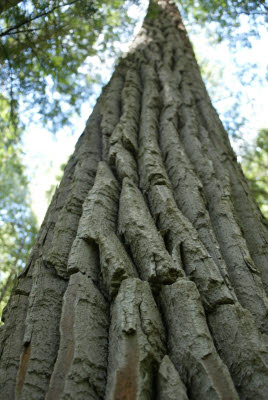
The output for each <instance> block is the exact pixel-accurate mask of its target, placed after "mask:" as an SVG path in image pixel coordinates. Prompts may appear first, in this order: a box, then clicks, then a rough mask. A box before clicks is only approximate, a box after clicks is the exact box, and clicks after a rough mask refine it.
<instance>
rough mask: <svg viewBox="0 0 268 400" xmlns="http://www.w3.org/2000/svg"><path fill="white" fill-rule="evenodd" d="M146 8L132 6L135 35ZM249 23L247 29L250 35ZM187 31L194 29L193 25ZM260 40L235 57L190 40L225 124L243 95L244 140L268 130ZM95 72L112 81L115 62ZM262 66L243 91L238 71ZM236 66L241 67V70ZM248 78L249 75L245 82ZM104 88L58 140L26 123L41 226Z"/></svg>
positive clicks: (200, 39) (201, 39) (263, 41)
mask: <svg viewBox="0 0 268 400" xmlns="http://www.w3.org/2000/svg"><path fill="white" fill-rule="evenodd" d="M146 8H147V1H143V2H142V5H140V6H135V5H132V6H131V7H130V9H129V15H130V16H131V17H136V16H137V14H138V15H139V20H138V23H137V24H136V27H135V30H134V32H133V36H135V35H136V33H137V32H138V30H139V28H140V26H141V23H142V21H143V18H144V15H145V12H146ZM247 28H248V27H247V24H246V22H245V23H244V25H243V29H244V30H246V29H247ZM187 29H188V31H189V30H191V29H190V27H189V25H188V26H187ZM133 36H132V37H130V38H128V42H121V43H118V47H119V46H120V49H121V50H122V51H123V52H124V51H126V50H127V48H128V45H129V43H131V41H132V40H133ZM260 36H261V38H260V39H259V40H258V39H252V41H251V43H252V48H246V47H242V46H241V47H240V48H239V49H238V51H237V53H236V54H233V53H232V52H231V51H230V49H229V47H228V44H227V43H226V42H222V43H220V44H217V45H216V44H214V43H212V40H211V39H207V38H206V37H205V35H204V33H203V30H202V29H201V30H200V32H199V33H198V34H195V35H191V39H192V41H193V43H194V46H195V51H196V53H197V56H198V59H199V60H200V61H201V64H203V62H205V63H206V64H207V66H206V68H207V69H209V71H207V74H209V72H210V71H211V80H212V81H214V85H216V87H214V88H213V84H211V83H210V82H208V86H209V89H211V90H210V92H211V95H212V100H213V104H214V106H215V107H216V108H217V110H218V112H219V113H220V115H221V117H222V119H224V117H223V115H224V114H225V113H226V112H228V111H229V110H230V108H232V106H233V104H234V98H233V97H232V96H231V94H233V95H234V94H235V93H237V92H239V91H240V92H241V96H240V99H239V100H238V101H239V104H240V111H241V115H242V116H243V117H245V118H247V119H248V122H247V123H246V124H245V125H244V126H243V127H242V128H241V133H243V137H244V139H246V140H247V141H251V140H252V139H253V138H254V137H255V136H256V134H257V132H258V130H259V129H261V128H266V127H268V113H267V110H266V109H265V103H266V99H267V87H266V85H264V84H263V82H260V81H259V79H263V80H264V79H265V75H266V73H267V57H266V55H265V51H264V49H265V48H266V46H267V43H268V33H267V32H266V31H265V29H264V28H263V27H260ZM90 62H91V64H92V68H93V69H95V70H97V71H98V72H99V73H100V74H101V77H102V79H103V81H105V82H108V80H109V78H110V75H111V74H112V72H113V67H114V60H112V59H109V60H107V61H106V62H105V63H102V62H100V61H99V59H98V57H97V56H94V57H91V58H90ZM248 63H250V64H257V68H256V70H255V72H256V73H257V79H255V80H254V82H253V84H252V85H246V86H243V85H242V84H241V82H240V81H239V79H238V78H237V76H236V74H237V72H238V71H239V68H240V70H241V68H243V67H245V68H246V67H247V64H248ZM236 64H237V65H236ZM246 78H247V75H246V74H245V77H244V79H246ZM100 90H101V87H100V86H99V85H95V90H94V96H92V97H91V98H90V99H89V101H88V102H86V103H84V104H83V106H82V111H81V116H80V117H79V118H78V117H74V118H73V127H72V129H70V128H63V129H61V130H59V131H58V132H57V134H56V135H53V134H52V133H50V132H49V131H46V130H45V129H44V128H43V127H42V126H41V125H40V124H38V123H31V124H27V115H26V116H25V118H24V122H25V123H26V127H27V128H26V130H25V134H24V138H23V141H24V151H25V163H26V165H27V168H28V173H29V175H30V177H31V185H30V189H31V194H32V201H33V209H34V212H35V213H36V215H37V217H38V221H39V223H41V222H42V220H43V217H44V214H45V212H46V209H47V206H48V204H47V200H46V195H45V192H46V191H47V190H48V189H49V188H50V186H51V185H52V184H54V183H55V176H56V175H57V174H58V173H59V170H60V165H61V164H62V163H65V162H66V160H67V157H68V156H69V155H70V154H71V153H72V152H73V149H74V145H75V143H76V141H77V139H78V137H79V136H80V134H81V133H82V131H83V129H84V126H85V121H86V119H87V118H88V116H89V114H90V112H91V109H92V107H93V106H94V103H95V100H96V98H97V96H98V95H99V93H100ZM233 145H234V147H235V149H236V151H239V143H236V144H234V143H233Z"/></svg>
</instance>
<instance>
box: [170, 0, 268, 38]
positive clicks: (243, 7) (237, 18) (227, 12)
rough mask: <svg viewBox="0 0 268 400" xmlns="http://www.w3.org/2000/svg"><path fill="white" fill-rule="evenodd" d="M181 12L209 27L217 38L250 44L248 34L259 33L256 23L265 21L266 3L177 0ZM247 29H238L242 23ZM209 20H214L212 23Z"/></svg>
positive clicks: (258, 0)
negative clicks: (245, 30) (244, 30)
mask: <svg viewBox="0 0 268 400" xmlns="http://www.w3.org/2000/svg"><path fill="white" fill-rule="evenodd" d="M177 2H178V4H179V5H180V6H181V8H182V12H183V16H184V17H186V16H189V15H191V17H192V18H193V20H194V21H197V22H198V24H199V25H203V26H204V25H206V27H207V29H211V28H212V27H213V28H214V29H213V34H215V33H216V35H217V39H218V41H221V40H223V39H228V40H229V41H230V42H231V44H233V45H234V44H237V43H238V42H239V43H240V44H242V45H247V46H250V37H252V36H255V37H256V36H257V37H258V36H259V33H258V31H259V26H260V24H262V25H264V26H265V25H267V22H268V5H267V3H266V0H246V1H241V0H231V1H230V0H198V1H196V0H177ZM245 22H246V23H247V24H248V30H247V32H243V33H241V30H240V28H241V26H242V24H243V23H245ZM211 23H215V24H214V25H213V24H212V26H211Z"/></svg>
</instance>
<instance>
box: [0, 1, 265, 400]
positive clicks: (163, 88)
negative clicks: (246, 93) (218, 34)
mask: <svg viewBox="0 0 268 400" xmlns="http://www.w3.org/2000/svg"><path fill="white" fill-rule="evenodd" d="M267 290H268V266H267V226H266V225H265V222H264V219H263V217H262V215H261V213H260V211H259V209H258V208H257V206H256V204H255V202H254V200H253V199H252V197H251V194H250V193H249V189H248V186H247V183H246V181H245V179H244V176H243V174H242V172H241V169H240V167H239V165H238V164H237V162H236V157H235V154H234V152H233V150H232V149H231V146H230V143H229V140H228V137H227V134H226V132H225V131H224V129H223V126H222V124H221V122H220V120H219V118H218V116H217V114H216V112H215V110H214V108H213V107H212V105H211V102H210V100H209V97H208V94H207V92H206V89H205V87H204V84H203V82H202V79H201V76H200V72H199V69H198V66H197V64H196V61H195V57H194V53H193V50H192V47H191V45H190V42H189V39H188V37H187V33H186V31H185V28H184V26H183V24H182V21H181V18H180V15H179V12H178V10H177V8H176V7H175V6H174V5H173V4H172V2H171V1H168V0H159V1H157V0H152V1H151V3H150V6H149V10H148V14H147V17H146V19H145V22H144V24H143V27H142V29H141V32H140V33H139V35H138V37H137V38H136V40H135V42H134V44H133V45H132V47H131V49H130V51H129V53H128V54H127V56H125V57H124V58H123V59H122V60H121V61H120V63H119V65H118V67H117V68H116V70H115V72H114V74H113V76H112V78H111V81H110V82H109V84H108V85H107V86H106V87H105V88H104V89H103V92H102V95H101V96H100V98H99V100H98V101H97V104H96V106H95V108H94V111H93V113H92V115H91V117H90V118H89V120H88V122H87V125H86V128H85V131H84V133H83V134H82V136H81V137H80V139H79V141H78V143H77V145H76V149H75V152H74V154H73V156H72V157H71V158H70V161H69V163H68V165H67V167H66V169H65V173H64V177H63V179H62V182H61V184H60V187H59V189H58V190H57V192H56V194H55V195H54V198H53V200H52V203H51V205H50V207H49V209H48V211H47V214H46V217H45V220H44V222H43V224H42V227H41V230H40V233H39V236H38V239H37V243H36V246H35V248H34V250H33V253H32V256H31V259H30V260H29V263H28V266H27V267H26V269H25V271H24V272H23V273H22V274H21V276H20V277H19V278H18V281H17V284H16V287H15V289H14V290H13V294H12V296H11V299H10V301H9V303H8V306H7V308H6V310H5V313H4V321H5V324H4V325H3V326H2V327H1V353H0V354H1V369H0V381H1V389H0V390H1V393H2V394H3V398H4V399H16V400H38V399H40V400H41V399H46V400H52V399H53V400H57V399H75V400H79V399H81V400H85V399H103V398H105V399H116V400H119V399H122V400H123V399H128V400H134V399H163V400H168V399H170V400H171V399H198V400H202V399H204V400H208V399H226V400H227V399H228V400H230V399H238V398H240V399H250V400H252V399H258V400H260V399H263V400H265V399H267V398H268V369H267V365H268V353H267V339H266V338H267V336H266V333H267V330H268V319H267V305H268V301H267V294H266V293H267Z"/></svg>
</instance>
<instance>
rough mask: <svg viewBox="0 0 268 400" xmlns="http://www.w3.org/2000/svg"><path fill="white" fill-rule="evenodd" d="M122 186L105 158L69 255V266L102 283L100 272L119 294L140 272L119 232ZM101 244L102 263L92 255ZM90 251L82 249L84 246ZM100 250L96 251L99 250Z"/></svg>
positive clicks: (109, 288)
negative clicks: (137, 270)
mask: <svg viewBox="0 0 268 400" xmlns="http://www.w3.org/2000/svg"><path fill="white" fill-rule="evenodd" d="M120 191H121V189H120V186H119V184H118V182H117V180H116V178H115V177H114V175H113V173H112V171H111V170H110V168H109V166H108V164H107V163H106V162H105V161H101V162H99V165H98V170H97V175H96V179H95V183H94V186H93V188H92V189H91V190H90V191H89V194H88V196H87V198H86V200H85V202H84V205H83V214H82V217H81V219H80V223H79V228H78V233H77V237H76V239H75V241H74V243H73V247H72V250H71V254H70V257H69V263H68V269H69V271H70V270H71V271H72V272H75V271H78V270H79V271H80V272H82V273H85V274H87V275H88V276H90V277H91V278H92V279H93V281H94V282H95V284H97V285H98V281H99V280H100V272H101V275H102V279H103V282H104V285H105V289H106V292H107V293H108V294H109V295H110V296H112V297H113V296H114V295H116V293H117V291H118V288H119V286H120V284H121V281H122V280H123V279H126V278H128V277H135V276H137V272H136V270H135V266H134V265H133V264H132V261H131V259H130V257H129V255H128V253H127V252H126V250H125V249H124V246H123V244H122V243H121V241H120V239H119V238H118V236H117V234H116V233H117V219H118V207H119V196H120ZM92 243H94V244H95V246H98V250H99V258H100V260H99V261H100V271H99V265H98V263H96V262H95V263H94V262H93V263H91V262H90V260H91V257H89V253H91V254H92V252H94V251H95V250H94V249H95V246H92ZM84 247H85V248H86V251H83V252H81V250H80V249H81V248H84ZM95 253H96V251H95Z"/></svg>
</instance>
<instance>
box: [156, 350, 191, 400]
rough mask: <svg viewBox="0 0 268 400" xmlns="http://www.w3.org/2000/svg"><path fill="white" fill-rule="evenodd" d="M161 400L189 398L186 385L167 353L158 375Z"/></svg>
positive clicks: (158, 391) (185, 399)
mask: <svg viewBox="0 0 268 400" xmlns="http://www.w3.org/2000/svg"><path fill="white" fill-rule="evenodd" d="M157 393H158V397H157V398H158V399H159V400H188V396H187V393H186V387H185V385H184V383H183V382H182V380H181V378H180V375H179V373H178V371H177V370H176V368H175V366H174V364H173V363H172V361H171V360H170V358H169V357H168V356H167V355H165V357H164V358H163V359H162V361H161V364H160V367H159V370H158V375H157Z"/></svg>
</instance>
